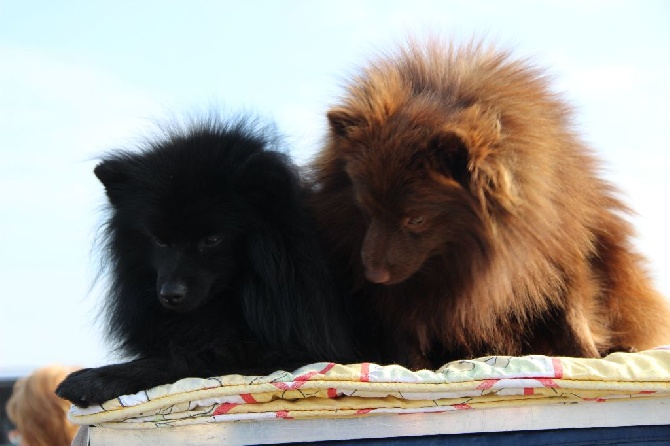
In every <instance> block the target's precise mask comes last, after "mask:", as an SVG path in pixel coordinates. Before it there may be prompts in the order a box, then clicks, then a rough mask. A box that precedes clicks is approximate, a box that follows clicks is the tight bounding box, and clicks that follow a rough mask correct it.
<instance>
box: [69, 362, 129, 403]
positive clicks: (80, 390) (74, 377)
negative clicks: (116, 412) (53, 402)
mask: <svg viewBox="0 0 670 446" xmlns="http://www.w3.org/2000/svg"><path fill="white" fill-rule="evenodd" d="M120 384H122V383H119V382H118V381H117V380H115V379H114V378H112V377H111V376H110V375H109V373H106V371H105V367H100V368H97V369H82V370H78V371H76V372H73V373H71V374H70V375H68V376H67V377H66V378H65V379H64V380H63V382H61V383H60V384H59V385H58V387H56V395H58V396H59V397H61V398H63V399H66V400H68V401H70V402H72V403H73V404H75V405H76V406H79V407H88V406H90V405H92V404H102V403H104V402H106V401H109V400H111V399H114V398H116V397H118V396H120V395H123V394H124V391H123V390H122V388H123V385H120Z"/></svg>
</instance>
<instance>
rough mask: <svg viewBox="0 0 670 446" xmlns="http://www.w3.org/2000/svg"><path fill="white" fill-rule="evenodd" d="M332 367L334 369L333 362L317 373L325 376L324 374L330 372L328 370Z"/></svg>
mask: <svg viewBox="0 0 670 446" xmlns="http://www.w3.org/2000/svg"><path fill="white" fill-rule="evenodd" d="M333 367H335V363H334V362H329V363H328V364H327V365H326V366H325V367H324V368H323V370H321V371H320V372H319V373H321V374H322V375H325V374H326V373H328V371H330V369H332V368H333Z"/></svg>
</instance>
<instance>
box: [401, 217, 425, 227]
mask: <svg viewBox="0 0 670 446" xmlns="http://www.w3.org/2000/svg"><path fill="white" fill-rule="evenodd" d="M425 222H426V217H424V216H423V215H414V216H411V217H405V220H404V221H403V226H405V227H406V228H407V229H416V228H418V227H420V226H421V225H423V224H424V223H425Z"/></svg>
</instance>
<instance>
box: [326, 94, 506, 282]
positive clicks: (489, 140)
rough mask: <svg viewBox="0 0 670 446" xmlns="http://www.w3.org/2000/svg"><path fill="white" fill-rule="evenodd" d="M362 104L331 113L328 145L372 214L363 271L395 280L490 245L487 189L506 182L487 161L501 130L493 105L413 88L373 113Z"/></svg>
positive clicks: (463, 259) (458, 259)
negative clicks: (451, 100) (407, 96)
mask: <svg viewBox="0 0 670 446" xmlns="http://www.w3.org/2000/svg"><path fill="white" fill-rule="evenodd" d="M359 110H360V109H357V108H355V107H341V108H334V109H332V110H331V111H330V112H329V113H328V120H329V123H330V129H331V134H330V144H331V145H330V147H331V149H333V150H335V151H336V152H337V153H338V156H339V157H340V159H342V160H343V163H342V165H343V168H344V169H345V171H346V173H347V175H348V177H349V179H350V181H351V187H352V193H353V199H354V200H355V202H356V204H357V206H358V208H359V209H360V211H361V213H362V214H363V215H364V216H365V218H366V220H367V232H366V234H365V238H364V241H363V244H362V247H361V260H362V264H363V267H364V270H365V277H366V278H367V279H368V280H369V281H370V282H373V283H379V284H386V285H391V284H397V283H400V282H403V281H405V280H406V279H408V278H410V277H411V276H412V275H414V274H415V273H416V272H417V271H419V270H420V269H421V268H422V266H423V265H424V264H425V263H426V261H427V260H428V259H430V258H432V257H436V256H442V257H444V258H447V259H448V261H449V262H452V263H457V262H467V259H469V258H470V257H471V256H472V255H474V252H479V253H484V252H485V251H486V250H487V249H488V241H487V240H488V237H489V235H488V234H489V230H490V229H489V226H488V225H487V215H488V213H489V210H490V209H487V206H489V204H488V202H489V201H488V198H490V195H491V194H495V193H496V191H499V190H500V189H501V187H504V184H503V183H505V178H504V175H501V170H500V169H498V168H496V169H492V168H490V165H489V164H490V161H491V160H490V159H489V158H491V157H490V156H489V153H490V152H491V150H492V147H493V146H494V145H495V144H496V142H497V141H498V139H499V136H500V127H499V122H498V118H497V116H496V115H495V113H492V112H491V111H490V110H485V109H482V107H479V106H478V105H467V106H464V107H461V108H454V109H453V110H445V109H444V105H443V104H442V103H440V102H438V101H435V100H434V99H432V98H430V97H425V98H424V97H421V96H416V95H414V96H413V97H412V98H411V100H409V101H407V102H405V103H404V104H402V105H399V106H396V107H392V106H388V107H384V111H385V112H384V113H378V114H376V115H374V116H372V115H371V114H370V113H361V112H360V111H359ZM494 172H495V174H493V173H494ZM452 266H453V269H459V270H462V269H463V265H452Z"/></svg>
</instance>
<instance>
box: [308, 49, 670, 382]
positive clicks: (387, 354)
mask: <svg viewBox="0 0 670 446" xmlns="http://www.w3.org/2000/svg"><path fill="white" fill-rule="evenodd" d="M328 120H329V123H330V131H329V134H328V136H327V139H326V143H325V146H324V148H323V149H322V151H321V152H320V153H319V154H318V155H317V157H316V159H315V160H314V163H313V165H312V168H313V172H312V173H313V181H314V193H313V196H312V208H313V211H314V214H315V216H316V218H317V219H318V220H319V222H320V223H319V224H320V226H321V230H322V232H323V234H324V237H325V239H326V242H327V246H328V247H329V248H330V250H331V255H332V256H333V259H334V261H335V263H336V265H337V266H338V267H339V269H340V272H341V273H342V280H344V281H347V282H348V283H349V285H350V289H351V291H352V296H353V298H352V305H353V307H354V309H355V310H357V311H358V313H359V315H360V321H359V327H360V328H361V331H360V336H361V338H362V339H365V343H366V344H367V349H368V354H370V355H371V359H373V360H378V361H382V362H397V363H400V364H403V365H405V366H408V367H411V368H414V369H420V368H436V367H439V366H440V365H442V364H443V363H445V362H446V361H448V360H452V359H460V358H465V357H476V356H482V355H488V354H500V355H522V354H547V355H565V356H580V357H599V356H601V355H604V354H606V353H608V352H610V351H612V350H620V349H626V350H628V349H631V350H642V349H647V348H651V347H654V346H658V345H661V344H663V343H668V342H670V328H669V323H668V321H670V310H669V309H668V303H667V301H666V300H665V299H664V298H663V297H662V296H661V295H660V294H659V293H658V292H657V291H656V290H655V289H654V287H653V285H652V283H651V281H650V278H649V276H648V274H647V272H646V271H645V260H644V259H643V258H642V257H641V256H640V255H639V254H637V253H636V252H635V250H634V248H633V246H632V240H631V239H632V235H633V230H632V227H631V225H630V224H629V223H628V222H627V220H626V219H625V218H626V214H627V213H628V209H627V207H626V206H625V205H624V204H623V203H622V202H621V201H620V199H619V198H618V197H617V190H616V189H615V188H614V187H613V186H612V185H611V184H609V183H608V182H606V181H605V180H603V179H602V178H601V177H600V176H599V163H598V161H597V159H596V157H595V156H594V154H593V152H592V150H591V149H590V148H589V147H587V146H586V145H585V144H584V142H583V141H582V140H581V139H580V137H579V136H578V135H577V134H576V133H575V132H574V131H573V130H572V128H571V125H572V124H571V110H570V109H569V107H568V106H567V105H566V103H565V102H564V101H562V100H561V99H560V98H559V97H558V96H557V95H556V94H554V93H552V92H551V90H550V88H549V86H548V82H547V78H546V76H545V75H544V73H543V72H542V71H541V70H538V69H537V68H535V67H534V66H533V65H532V64H530V63H529V62H528V61H525V60H519V59H515V58H513V57H512V56H511V54H510V53H509V52H506V51H500V50H498V49H496V48H493V47H490V46H487V45H485V44H482V43H478V42H473V43H470V44H468V45H464V46H457V45H455V44H450V43H444V42H440V41H439V40H438V39H435V40H430V41H427V42H422V43H421V42H418V41H411V42H410V43H408V44H406V45H404V46H401V48H400V49H399V50H398V51H397V52H396V53H395V54H391V55H385V56H382V57H380V58H378V59H377V60H374V61H373V62H371V63H370V64H369V65H368V66H367V67H365V68H364V70H362V71H361V72H360V73H359V74H358V75H357V76H355V77H353V79H352V80H351V82H350V83H349V85H348V87H347V90H346V93H345V94H344V95H343V97H342V98H341V100H340V101H339V104H338V105H335V106H334V107H332V109H331V110H330V111H329V112H328Z"/></svg>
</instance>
